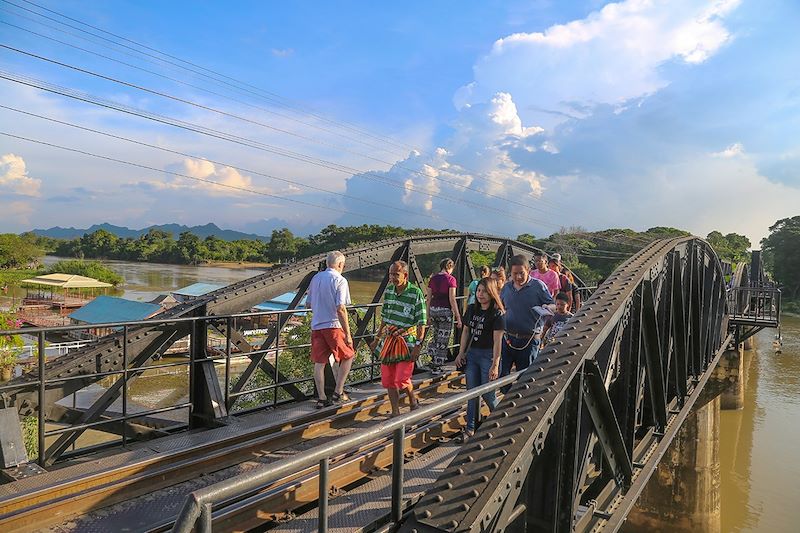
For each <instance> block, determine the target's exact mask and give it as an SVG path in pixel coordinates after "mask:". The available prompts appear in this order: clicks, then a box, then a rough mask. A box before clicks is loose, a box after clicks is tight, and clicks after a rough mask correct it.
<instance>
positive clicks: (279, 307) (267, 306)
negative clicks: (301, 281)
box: [253, 291, 307, 311]
mask: <svg viewBox="0 0 800 533" xmlns="http://www.w3.org/2000/svg"><path fill="white" fill-rule="evenodd" d="M295 295H297V291H289V292H285V293H283V294H281V295H280V296H276V297H275V298H273V299H272V300H267V301H266V302H261V303H260V304H258V305H255V306H253V309H258V310H259V311H283V310H284V309H289V304H290V303H292V300H293V299H294V297H295ZM306 299H307V296H306V295H303V298H301V299H300V303H299V304H298V306H304V305H305V304H306Z"/></svg>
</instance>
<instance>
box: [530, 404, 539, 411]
mask: <svg viewBox="0 0 800 533" xmlns="http://www.w3.org/2000/svg"><path fill="white" fill-rule="evenodd" d="M538 410H539V406H538V405H534V406H533V407H531V411H538Z"/></svg>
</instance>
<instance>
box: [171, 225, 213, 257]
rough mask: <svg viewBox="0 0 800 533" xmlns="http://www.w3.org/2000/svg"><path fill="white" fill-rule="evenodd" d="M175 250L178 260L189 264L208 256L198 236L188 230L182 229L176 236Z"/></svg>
mask: <svg viewBox="0 0 800 533" xmlns="http://www.w3.org/2000/svg"><path fill="white" fill-rule="evenodd" d="M175 250H176V253H177V256H178V258H179V259H180V262H182V263H188V264H190V265H196V264H197V263H201V262H202V261H205V259H206V258H207V257H208V249H207V248H206V247H205V244H203V241H201V240H200V237H198V236H197V235H195V234H194V233H190V232H188V231H184V232H183V233H181V234H180V235H179V236H178V242H177V244H176V247H175Z"/></svg>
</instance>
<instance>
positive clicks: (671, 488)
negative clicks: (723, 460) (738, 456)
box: [623, 396, 721, 533]
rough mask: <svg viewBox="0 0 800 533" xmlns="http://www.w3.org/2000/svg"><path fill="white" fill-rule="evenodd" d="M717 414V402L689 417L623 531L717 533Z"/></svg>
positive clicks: (700, 408)
mask: <svg viewBox="0 0 800 533" xmlns="http://www.w3.org/2000/svg"><path fill="white" fill-rule="evenodd" d="M702 400H703V398H700V401H702ZM719 409H720V400H719V397H718V396H717V397H715V398H714V399H713V400H711V401H709V402H708V403H705V404H704V405H702V406H701V407H699V408H697V409H696V410H694V411H693V412H692V413H690V414H689V416H688V417H687V418H686V420H685V421H684V423H683V426H682V427H681V429H680V430H679V431H678V434H677V435H676V436H675V440H673V441H672V444H671V445H670V447H669V449H668V450H667V453H666V454H665V455H664V457H663V458H662V459H661V463H660V464H659V465H658V467H657V469H656V471H655V472H654V473H653V476H652V477H651V478H650V481H649V482H648V483H647V486H646V487H645V489H644V491H643V492H642V494H641V496H640V497H639V501H638V502H637V504H636V507H635V508H634V510H633V511H631V514H630V515H629V516H628V520H627V522H626V523H625V526H624V527H623V531H626V532H640V531H641V532H644V531H647V532H661V533H673V532H674V533H677V532H684V531H693V532H697V533H718V532H719V531H720V530H721V521H720V493H719V487H720V472H719Z"/></svg>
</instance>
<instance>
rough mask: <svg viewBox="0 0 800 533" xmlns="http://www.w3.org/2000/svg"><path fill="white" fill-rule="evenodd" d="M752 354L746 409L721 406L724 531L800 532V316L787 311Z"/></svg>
mask: <svg viewBox="0 0 800 533" xmlns="http://www.w3.org/2000/svg"><path fill="white" fill-rule="evenodd" d="M781 322H782V333H783V349H782V353H780V354H777V353H775V350H774V348H773V346H772V341H773V339H774V337H775V331H774V330H764V331H762V332H761V333H759V334H758V335H757V336H756V337H757V338H756V349H755V350H754V351H751V352H746V359H745V364H748V361H749V367H748V369H747V370H746V375H747V378H746V379H747V383H746V387H747V388H746V392H745V404H744V409H742V410H741V411H722V413H721V433H720V473H721V478H722V486H721V490H722V494H721V505H722V531H723V532H725V533H727V532H739V531H742V532H744V531H747V532H750V531H754V532H755V531H767V532H782V531H786V532H790V531H791V532H794V531H800V460H798V458H797V456H796V455H795V452H797V450H798V447H800V446H799V445H800V318H796V317H788V316H782V317H781Z"/></svg>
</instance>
